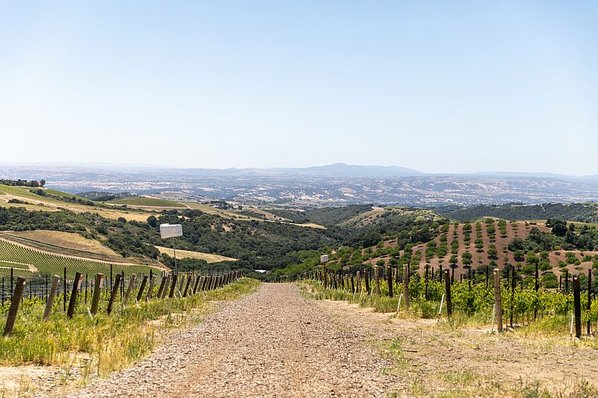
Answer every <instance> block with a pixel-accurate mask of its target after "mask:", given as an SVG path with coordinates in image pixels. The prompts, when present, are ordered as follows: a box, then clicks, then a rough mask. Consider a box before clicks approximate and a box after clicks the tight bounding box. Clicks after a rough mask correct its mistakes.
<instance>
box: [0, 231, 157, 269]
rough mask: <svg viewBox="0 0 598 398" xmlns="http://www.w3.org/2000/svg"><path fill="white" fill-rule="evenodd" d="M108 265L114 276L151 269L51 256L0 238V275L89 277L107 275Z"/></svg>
mask: <svg viewBox="0 0 598 398" xmlns="http://www.w3.org/2000/svg"><path fill="white" fill-rule="evenodd" d="M111 265H112V268H113V272H114V273H120V272H124V273H125V275H127V274H131V273H147V272H149V270H150V267H148V266H143V265H139V264H126V263H111V262H107V261H106V262H104V261H100V260H92V259H84V258H77V257H70V256H66V255H59V254H51V253H48V252H44V251H41V250H36V249H33V248H28V247H25V246H23V245H19V244H16V243H13V242H10V241H7V240H5V239H1V238H0V276H8V275H10V269H11V268H13V269H14V274H15V276H25V277H32V276H42V275H62V273H63V271H64V268H65V267H66V269H67V276H68V277H69V278H70V277H72V276H74V274H75V272H77V271H78V272H82V273H89V274H92V273H98V272H101V273H104V274H105V275H107V274H108V273H109V272H110V266H111ZM158 269H159V268H156V269H155V270H158Z"/></svg>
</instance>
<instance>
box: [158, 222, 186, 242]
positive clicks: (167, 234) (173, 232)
mask: <svg viewBox="0 0 598 398" xmlns="http://www.w3.org/2000/svg"><path fill="white" fill-rule="evenodd" d="M160 236H161V237H162V239H166V238H174V237H177V236H183V226H182V225H181V224H160Z"/></svg>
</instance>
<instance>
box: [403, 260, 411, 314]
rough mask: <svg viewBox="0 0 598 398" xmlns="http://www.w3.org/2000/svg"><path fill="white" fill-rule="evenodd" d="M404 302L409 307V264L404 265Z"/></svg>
mask: <svg viewBox="0 0 598 398" xmlns="http://www.w3.org/2000/svg"><path fill="white" fill-rule="evenodd" d="M403 303H404V304H405V308H409V304H410V300H409V266H408V265H407V264H405V265H403Z"/></svg>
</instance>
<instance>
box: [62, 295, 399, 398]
mask: <svg viewBox="0 0 598 398" xmlns="http://www.w3.org/2000/svg"><path fill="white" fill-rule="evenodd" d="M335 319H336V318H335V317H334V316H332V315H330V313H329V312H328V311H327V310H326V309H324V308H322V307H320V306H319V304H318V303H317V302H314V301H310V300H305V299H303V298H302V297H301V295H300V293H299V290H298V288H297V287H296V286H295V285H293V284H265V285H263V286H262V287H261V289H260V290H259V291H258V292H257V293H256V294H253V295H251V296H248V297H245V298H244V299H242V300H240V301H237V302H233V303H230V304H227V305H226V306H225V307H224V308H223V309H222V310H221V311H219V312H217V313H215V314H213V315H212V316H210V317H208V318H207V319H206V320H205V321H204V323H202V324H201V325H199V326H198V327H196V328H194V329H191V330H188V331H185V332H181V333H178V334H176V335H174V336H173V339H172V342H170V343H167V344H165V345H164V346H162V347H161V348H160V349H158V350H157V351H156V352H155V353H154V354H152V355H151V356H150V357H148V358H147V359H145V360H143V361H141V362H139V363H138V364H136V365H135V366H133V367H132V368H130V369H128V370H125V371H123V372H120V373H117V374H114V375H112V376H111V377H110V378H109V379H108V380H105V381H103V382H100V383H97V384H95V385H92V386H90V387H88V388H87V389H85V390H82V391H80V392H78V393H77V394H76V395H70V396H77V397H113V396H114V397H115V396H119V397H121V396H127V397H150V396H152V397H157V396H160V397H236V396H239V397H377V396H387V395H388V394H387V393H388V391H390V390H391V389H393V388H394V387H395V386H396V382H397V380H396V377H395V376H392V375H385V374H384V373H385V369H387V368H388V367H390V366H392V361H391V360H389V359H383V358H382V357H381V356H380V355H379V353H378V350H377V349H376V347H375V346H373V345H372V344H371V343H370V342H368V339H369V334H368V333H365V334H361V333H359V332H358V331H356V329H354V328H352V327H350V326H349V325H347V324H345V323H343V322H340V321H339V320H338V319H336V320H335Z"/></svg>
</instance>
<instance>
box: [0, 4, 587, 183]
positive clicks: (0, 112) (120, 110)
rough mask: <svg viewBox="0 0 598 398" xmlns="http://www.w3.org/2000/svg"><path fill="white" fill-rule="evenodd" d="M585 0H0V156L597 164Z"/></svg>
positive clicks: (562, 169)
mask: <svg viewBox="0 0 598 398" xmlns="http://www.w3.org/2000/svg"><path fill="white" fill-rule="evenodd" d="M597 20H598V2H596V1H588V2H583V1H573V2H568V1H559V2H556V1H537V2H534V1H521V0H517V1H492V2H491V1H479V0H476V1H471V2H461V1H445V0H443V1H438V2H434V1H410V2H407V1H405V2H402V1H398V0H396V1H348V0H342V1H324V0H318V1H279V0H276V1H258V0H247V1H226V0H223V1H205V2H200V1H172V0H169V1H156V2H152V1H145V0H144V1H130V0H127V1H122V0H117V1H106V0H102V1H69V2H66V1H46V2H44V1H39V2H30V1H23V0H14V1H4V0H0V138H1V141H0V142H1V143H2V147H3V150H2V155H1V157H0V161H24V162H32V161H68V162H70V161H73V162H112V163H143V164H154V165H166V166H183V167H218V168H226V167H267V166H309V165H319V164H326V163H333V162H346V163H352V164H381V165H400V166H406V167H411V168H415V169H419V170H422V171H426V172H473V171H496V170H504V171H545V172H557V173H566V174H577V175H583V174H598V24H597V23H596V21H597Z"/></svg>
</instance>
